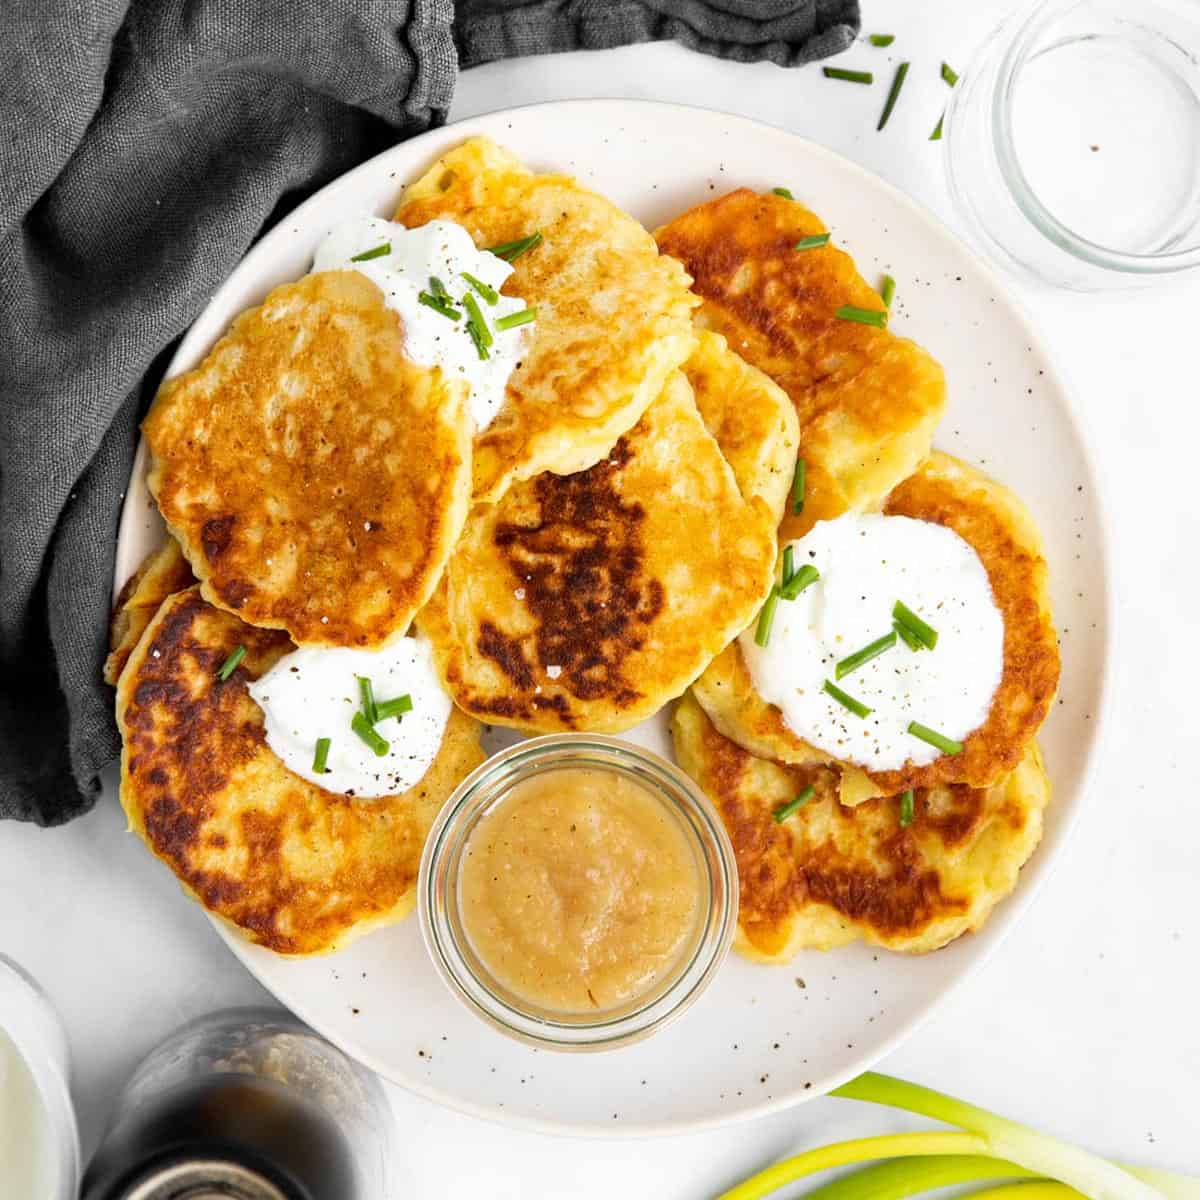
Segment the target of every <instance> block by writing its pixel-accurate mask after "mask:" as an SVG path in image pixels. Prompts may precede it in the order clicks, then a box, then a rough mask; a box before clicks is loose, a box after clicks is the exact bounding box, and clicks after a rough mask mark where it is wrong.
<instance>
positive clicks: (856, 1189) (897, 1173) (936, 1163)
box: [804, 1154, 1079, 1200]
mask: <svg viewBox="0 0 1200 1200" xmlns="http://www.w3.org/2000/svg"><path fill="white" fill-rule="evenodd" d="M1033 1177H1034V1173H1033V1172H1032V1171H1026V1170H1024V1169H1022V1168H1021V1167H1018V1166H1015V1165H1013V1164H1012V1163H1005V1162H1001V1161H999V1160H998V1159H995V1158H988V1157H987V1155H984V1154H933V1155H930V1156H929V1157H928V1158H926V1159H916V1160H913V1159H904V1158H900V1159H895V1160H893V1161H892V1162H881V1163H877V1164H876V1165H875V1166H872V1167H863V1168H862V1170H860V1171H854V1172H852V1173H851V1174H849V1175H843V1176H842V1177H841V1178H840V1179H835V1180H833V1181H832V1182H831V1183H827V1184H825V1185H824V1186H823V1187H819V1188H814V1189H813V1190H812V1191H811V1192H806V1193H805V1195H804V1200H906V1197H908V1196H914V1195H916V1194H917V1193H918V1192H921V1193H924V1192H926V1191H933V1190H938V1189H941V1188H946V1187H953V1186H954V1185H956V1184H961V1183H987V1182H990V1181H992V1180H997V1179H1004V1180H1009V1181H1012V1180H1016V1179H1020V1180H1022V1181H1023V1182H1022V1183H1020V1184H1019V1185H1012V1186H1019V1187H1021V1188H1023V1189H1028V1188H1030V1187H1036V1186H1037V1184H1033V1183H1030V1182H1029V1181H1030V1180H1031V1179H1033ZM1054 1186H1055V1187H1058V1186H1059V1185H1058V1184H1055V1185H1054ZM1063 1190H1064V1191H1065V1192H1066V1195H1065V1196H1058V1197H1054V1200H1071V1198H1072V1197H1073V1200H1079V1197H1078V1193H1074V1192H1071V1190H1070V1189H1069V1188H1067V1189H1063ZM987 1194H988V1193H987V1192H975V1191H973V1192H970V1193H968V1195H969V1196H970V1200H979V1197H980V1196H986V1195H987ZM1021 1195H1022V1196H1023V1197H1024V1200H1048V1198H1047V1197H1044V1196H1041V1197H1039V1196H1038V1194H1037V1193H1036V1192H1029V1191H1022V1193H1021Z"/></svg>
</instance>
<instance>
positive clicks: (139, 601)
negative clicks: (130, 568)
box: [104, 534, 196, 687]
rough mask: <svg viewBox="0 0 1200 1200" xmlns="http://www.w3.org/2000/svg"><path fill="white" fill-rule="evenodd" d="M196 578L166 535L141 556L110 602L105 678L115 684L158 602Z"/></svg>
mask: <svg viewBox="0 0 1200 1200" xmlns="http://www.w3.org/2000/svg"><path fill="white" fill-rule="evenodd" d="M195 582H196V577H195V576H194V575H193V574H192V568H191V567H189V566H188V564H187V559H186V558H184V557H183V551H181V550H180V549H179V543H178V542H177V541H176V540H175V539H174V538H173V537H171V535H170V534H168V535H167V540H166V541H165V542H163V544H162V545H161V546H159V547H158V549H157V550H152V551H151V552H150V553H149V554H147V555H146V557H145V558H144V559H143V560H142V564H141V566H139V567H138V569H137V570H136V571H135V572H134V573H133V574H132V575H131V576H130V577H129V578H128V579H127V580H126V581H125V586H124V587H123V588H121V591H120V593H119V594H118V596H117V602H116V604H115V605H114V606H113V615H112V620H111V621H110V622H109V626H108V658H106V659H105V660H104V680H105V682H106V683H111V684H112V685H113V687H116V686H117V680H118V679H120V677H121V672H122V671H123V670H124V669H125V662H126V660H127V659H128V658H129V655H130V654H131V653H132V651H133V648H134V646H136V645H137V643H138V638H140V637H141V636H142V632H143V631H144V630H145V628H146V626H147V625H149V624H150V620H151V618H152V617H153V616H154V614H155V613H156V612H158V606H159V605H160V604H161V603H162V602H163V601H164V600H165V599H166V598H167V597H168V596H170V595H171V594H172V593H174V592H182V591H183V590H184V588H189V587H191V586H192V585H193V584H194V583H195Z"/></svg>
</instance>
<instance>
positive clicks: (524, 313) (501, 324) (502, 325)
mask: <svg viewBox="0 0 1200 1200" xmlns="http://www.w3.org/2000/svg"><path fill="white" fill-rule="evenodd" d="M536 320H537V306H536V305H534V307H533V308H523V309H521V311H520V312H515V313H509V314H508V316H507V317H500V318H499V319H498V320H497V321H496V328H497V329H516V327H517V326H518V325H528V324H529V323H530V321H536Z"/></svg>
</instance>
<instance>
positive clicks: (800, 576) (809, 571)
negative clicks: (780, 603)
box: [779, 563, 821, 600]
mask: <svg viewBox="0 0 1200 1200" xmlns="http://www.w3.org/2000/svg"><path fill="white" fill-rule="evenodd" d="M820 578H821V572H820V571H818V570H817V568H816V567H814V566H813V565H812V563H805V564H804V566H802V567H801V568H800V569H799V570H798V571H794V572H792V574H791V575H790V576H789V577H788V581H787V583H785V584H784V585H783V587H781V588H780V589H779V594H780V595H781V596H782V597H783V598H784V599H785V600H795V598H796V597H797V596H798V595H800V593H801V592H802V591H804V589H805V588H807V587H811V586H812V585H813V584H814V583H816V582H817V580H818V579H820Z"/></svg>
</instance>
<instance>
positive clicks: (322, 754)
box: [313, 738, 331, 775]
mask: <svg viewBox="0 0 1200 1200" xmlns="http://www.w3.org/2000/svg"><path fill="white" fill-rule="evenodd" d="M330 744H331V743H330V739H329V738H317V748H316V750H315V752H314V753H313V773H314V774H315V775H324V774H326V772H328V770H329V768H328V767H327V766H326V765H325V764H326V763H327V762H328V761H329V746H330Z"/></svg>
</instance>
